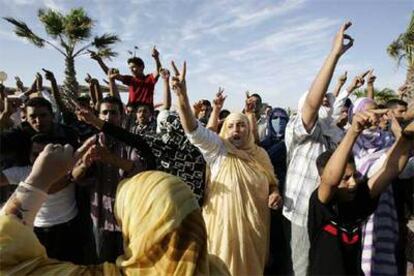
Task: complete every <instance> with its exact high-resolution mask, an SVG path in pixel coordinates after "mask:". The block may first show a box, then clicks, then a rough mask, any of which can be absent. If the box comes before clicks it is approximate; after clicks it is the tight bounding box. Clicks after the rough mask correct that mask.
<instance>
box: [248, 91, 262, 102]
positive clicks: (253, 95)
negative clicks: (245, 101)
mask: <svg viewBox="0 0 414 276" xmlns="http://www.w3.org/2000/svg"><path fill="white" fill-rule="evenodd" d="M250 97H256V98H258V99H259V102H260V104H262V103H263V101H262V97H260V95H259V94H257V93H254V94H252V95H250Z"/></svg>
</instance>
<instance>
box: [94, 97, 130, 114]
mask: <svg viewBox="0 0 414 276" xmlns="http://www.w3.org/2000/svg"><path fill="white" fill-rule="evenodd" d="M104 103H107V104H115V105H117V106H118V109H119V112H120V113H121V114H122V113H123V112H124V104H123V103H122V101H121V100H120V99H118V98H117V97H113V96H107V97H105V98H103V99H102V100H100V101H99V104H98V112H101V105H102V104H104Z"/></svg>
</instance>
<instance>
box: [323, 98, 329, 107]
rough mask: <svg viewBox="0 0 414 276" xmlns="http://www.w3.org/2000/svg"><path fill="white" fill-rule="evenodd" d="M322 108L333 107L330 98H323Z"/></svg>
mask: <svg viewBox="0 0 414 276" xmlns="http://www.w3.org/2000/svg"><path fill="white" fill-rule="evenodd" d="M322 106H325V107H331V105H330V104H329V100H328V97H326V96H324V97H323V101H322Z"/></svg>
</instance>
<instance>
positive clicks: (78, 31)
mask: <svg viewBox="0 0 414 276" xmlns="http://www.w3.org/2000/svg"><path fill="white" fill-rule="evenodd" d="M92 27H93V21H92V19H91V18H90V17H89V16H88V15H87V14H86V12H85V10H84V9H83V8H77V9H71V10H70V11H69V13H68V14H67V15H66V16H65V31H64V33H65V35H66V36H67V37H68V38H69V39H70V40H71V41H72V42H74V43H76V42H77V41H81V40H85V39H88V38H89V37H90V36H91V29H92Z"/></svg>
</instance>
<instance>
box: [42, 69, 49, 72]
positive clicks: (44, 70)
mask: <svg viewBox="0 0 414 276" xmlns="http://www.w3.org/2000/svg"><path fill="white" fill-rule="evenodd" d="M42 71H43V72H45V73H50V71H49V70H46V69H45V68H42Z"/></svg>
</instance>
